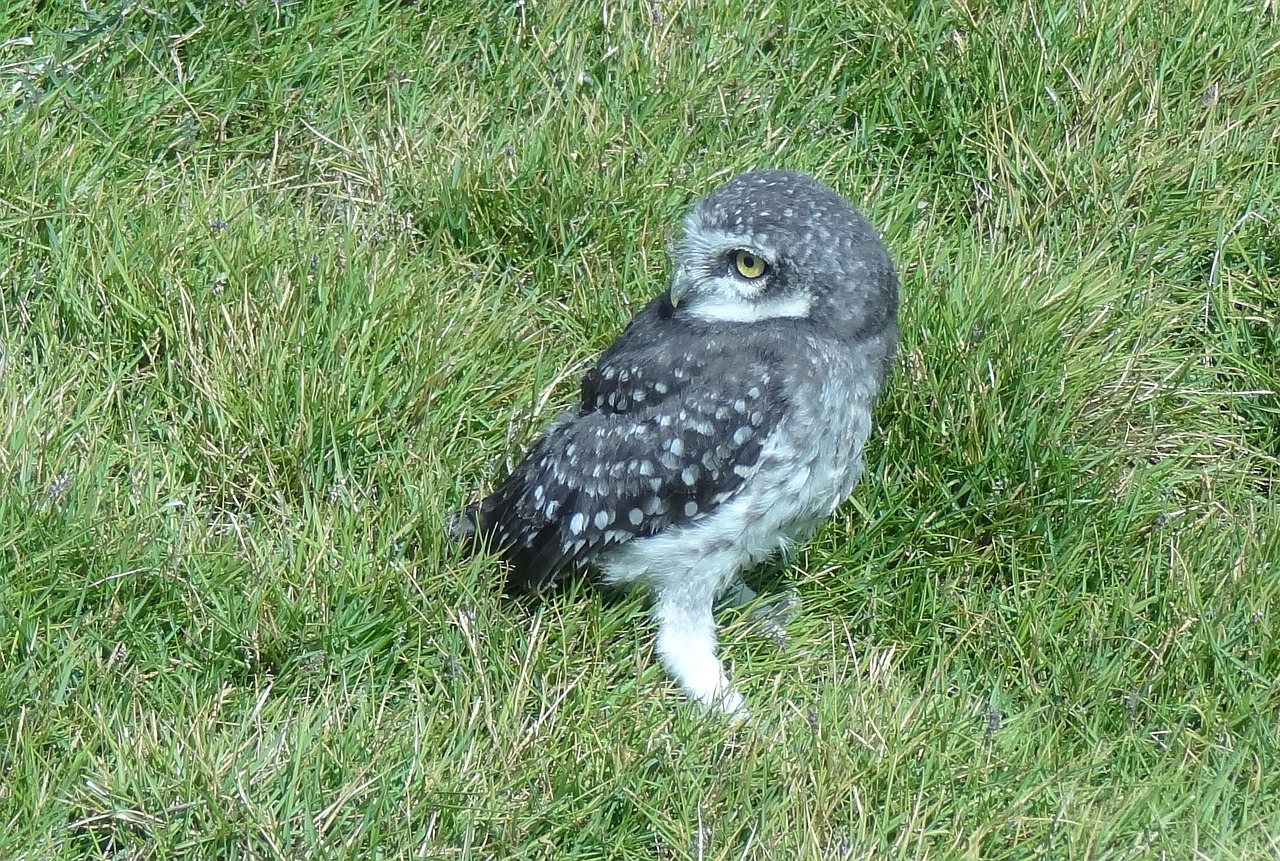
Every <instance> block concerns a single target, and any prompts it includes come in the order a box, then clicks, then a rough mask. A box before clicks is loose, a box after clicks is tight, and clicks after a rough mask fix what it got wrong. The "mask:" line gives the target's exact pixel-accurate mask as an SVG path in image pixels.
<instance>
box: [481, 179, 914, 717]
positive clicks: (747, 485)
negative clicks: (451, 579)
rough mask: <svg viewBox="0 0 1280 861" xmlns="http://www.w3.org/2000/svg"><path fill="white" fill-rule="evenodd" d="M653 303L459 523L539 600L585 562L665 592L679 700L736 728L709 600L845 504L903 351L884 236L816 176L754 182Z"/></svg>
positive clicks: (512, 580) (714, 197) (664, 636)
mask: <svg viewBox="0 0 1280 861" xmlns="http://www.w3.org/2000/svg"><path fill="white" fill-rule="evenodd" d="M675 262H676V269H675V272H674V274H673V276H672V280H671V284H670V286H669V288H668V290H667V291H666V292H664V293H663V294H662V295H660V296H658V297H657V298H655V299H654V300H652V301H651V302H650V303H649V304H648V305H646V306H645V307H644V308H643V309H642V310H641V311H640V312H639V313H638V314H637V315H636V316H635V317H634V318H633V319H632V321H631V322H630V324H628V326H627V327H626V329H625V330H624V331H623V333H622V334H621V335H620V336H619V337H618V339H617V340H616V341H615V342H614V343H613V345H612V346H610V347H609V349H608V350H606V351H605V353H604V354H603V355H602V356H601V357H600V359H599V360H598V362H597V363H596V365H595V367H594V368H593V369H592V370H591V371H589V372H588V373H587V375H586V376H585V378H584V379H583V381H582V390H581V402H580V405H579V407H578V410H577V411H576V412H572V413H566V414H565V415H563V416H561V417H560V418H559V419H557V420H556V421H555V422H553V423H552V425H551V426H550V427H549V428H548V429H547V430H546V431H545V433H544V435H543V436H542V437H541V438H539V439H538V440H537V442H535V443H534V445H533V447H532V448H531V449H530V451H529V452H528V454H527V455H526V456H525V458H524V459H523V460H522V461H521V463H520V464H519V466H517V467H516V469H515V470H514V471H513V472H512V474H511V475H510V476H509V477H508V478H507V479H506V480H505V481H504V482H503V483H502V484H501V485H500V486H499V487H498V488H497V489H496V490H495V491H494V492H493V494H491V495H490V496H488V497H487V498H485V499H484V500H482V501H481V502H480V503H478V504H477V505H475V506H472V507H471V508H470V509H468V510H467V512H465V514H464V515H463V520H462V523H463V525H464V527H465V530H466V531H474V532H476V533H478V534H479V535H480V536H482V537H484V538H485V539H487V540H488V541H489V543H490V545H491V546H492V547H493V548H494V549H495V550H497V551H498V552H499V553H500V554H501V555H502V557H503V558H504V559H505V560H506V562H507V563H508V580H507V584H508V587H509V588H511V589H514V590H536V589H539V588H541V587H543V586H545V585H546V584H547V583H549V582H551V581H552V580H554V579H555V578H556V576H557V575H559V574H561V573H562V572H564V571H566V570H568V569H570V568H573V567H578V566H584V565H586V566H590V567H593V568H595V569H596V570H598V571H599V572H600V573H601V574H602V576H603V579H604V581H605V582H606V583H611V584H632V583H641V584H644V585H646V586H647V587H649V588H650V589H651V591H652V592H653V597H654V602H655V616H656V618H657V620H658V653H659V656H660V657H661V659H662V662H663V664H664V665H665V666H666V668H667V670H668V671H669V672H670V673H671V674H672V675H673V676H674V677H675V678H676V679H677V680H678V681H679V682H680V683H681V685H682V686H683V687H684V689H685V690H686V692H688V693H689V694H690V695H691V696H693V697H694V698H695V699H697V700H699V701H701V702H703V703H704V704H706V705H711V706H718V707H720V708H721V709H723V710H725V711H727V712H730V713H734V714H738V715H740V714H743V713H744V707H743V703H742V699H741V697H740V696H739V695H738V693H737V692H736V691H734V690H733V688H732V687H731V685H730V684H729V681H728V679H727V677H726V676H725V674H724V672H723V669H722V667H721V665H720V662H719V660H718V659H717V658H716V655H715V624H714V620H713V618H712V615H711V608H712V604H713V603H714V601H715V599H716V597H717V596H719V595H720V594H722V593H724V592H725V591H726V589H728V587H729V586H730V585H731V584H733V585H734V587H735V588H734V590H733V594H735V595H739V596H743V595H746V596H751V594H752V593H750V591H749V590H746V589H745V587H744V586H741V585H740V583H735V580H736V578H737V577H738V575H739V573H740V571H741V570H742V569H743V568H744V567H746V566H748V565H750V564H752V563H754V562H758V561H760V560H762V559H764V558H767V557H768V556H769V555H771V554H773V553H775V552H777V551H778V550H780V549H783V548H785V547H786V546H788V545H790V544H791V543H793V542H795V541H798V540H803V539H804V538H805V537H807V536H808V535H809V533H810V532H811V531H812V530H813V528H814V527H815V526H816V525H817V524H818V523H819V522H821V520H822V519H824V518H825V517H827V516H828V515H830V514H831V512H832V511H833V510H834V509H835V508H836V506H837V505H839V504H840V502H842V501H843V500H844V499H845V498H846V497H847V496H848V495H849V493H850V492H851V491H852V490H853V487H854V485H855V484H856V483H857V481H858V478H859V477H860V475H861V472H862V449H863V445H864V444H865V442H866V439H867V436H868V434H869V433H870V430H871V407H872V405H873V403H874V402H875V400H876V397H877V396H878V394H879V392H880V389H881V387H882V385H883V383H884V380H885V377H886V375H887V373H888V370H889V367H890V365H891V363H892V360H893V355H894V350H895V348H896V343H897V304H898V281H897V276H896V274H895V272H894V268H893V264H892V262H891V260H890V258H889V255H888V252H887V251H886V249H885V248H884V245H883V244H882V243H881V241H880V239H879V237H878V236H877V234H876V232H875V230H874V229H873V228H872V227H871V225H870V224H869V223H868V222H867V221H866V219H865V218H863V217H862V216H861V215H860V214H859V213H858V212H856V211H855V210H854V209H853V208H852V207H851V206H849V204H848V203H846V202H845V201H844V200H843V199H842V198H840V197H839V196H837V195H836V194H834V193H833V192H831V191H830V190H829V189H827V188H826V187H825V186H823V185H822V184H820V183H818V182H817V181H815V180H813V179H811V178H809V177H807V176H803V175H801V174H796V173H790V172H785V171H769V172H756V173H748V174H744V175H742V176H739V177H737V178H735V179H733V180H731V181H729V182H728V183H726V184H725V185H723V186H721V187H720V188H719V189H718V190H717V191H715V192H714V193H713V194H711V196H709V197H708V198H706V199H705V200H703V201H701V202H699V203H698V204H697V205H696V206H695V207H694V208H693V209H692V210H691V212H690V213H689V215H688V216H687V217H686V219H685V223H684V233H683V237H682V240H681V242H680V245H679V248H678V251H677V254H676V261H675Z"/></svg>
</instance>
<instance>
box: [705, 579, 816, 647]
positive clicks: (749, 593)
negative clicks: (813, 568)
mask: <svg viewBox="0 0 1280 861" xmlns="http://www.w3.org/2000/svg"><path fill="white" fill-rule="evenodd" d="M757 597H758V596H757V594H756V590H754V589H752V588H751V587H750V586H748V585H747V584H746V583H745V582H744V581H743V580H742V578H741V577H738V578H735V579H734V581H733V582H732V583H730V584H729V588H727V589H725V590H724V594H723V595H721V596H720V602H719V603H720V606H722V607H730V608H733V609H739V608H742V607H745V606H747V605H748V604H750V603H752V602H753V601H755V600H756V598H757ZM799 609H800V596H799V595H797V594H796V592H795V591H794V590H791V589H789V590H787V591H786V592H784V593H782V594H781V595H778V596H777V597H774V598H768V599H766V600H764V601H761V602H759V603H758V604H756V605H755V606H754V607H752V608H751V610H750V611H749V612H748V613H747V619H749V620H750V621H751V622H752V624H754V625H756V626H758V627H759V629H760V632H761V633H762V634H764V635H765V636H766V637H768V638H769V639H770V640H772V641H773V642H774V643H776V644H777V645H778V647H779V648H781V647H782V646H785V645H786V644H787V631H786V624H787V622H789V621H791V617H792V616H794V615H795V614H796V611H798V610H799Z"/></svg>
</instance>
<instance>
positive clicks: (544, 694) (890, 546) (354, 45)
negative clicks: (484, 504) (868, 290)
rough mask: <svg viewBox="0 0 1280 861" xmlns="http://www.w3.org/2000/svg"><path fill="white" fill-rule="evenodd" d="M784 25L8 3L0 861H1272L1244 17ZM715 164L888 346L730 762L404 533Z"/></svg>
mask: <svg viewBox="0 0 1280 861" xmlns="http://www.w3.org/2000/svg"><path fill="white" fill-rule="evenodd" d="M794 5H795V7H796V8H788V7H787V5H785V4H779V3H769V2H764V3H748V2H745V0H728V2H725V3H722V4H721V3H715V4H706V5H705V7H702V6H697V5H694V4H687V3H686V4H677V3H669V2H661V0H658V2H651V3H645V4H611V3H607V2H604V3H601V4H587V5H582V4H577V3H573V2H569V0H517V2H503V3H489V4H472V3H458V2H454V3H448V2H429V1H428V2H418V3H413V2H404V3H399V4H396V3H383V4H375V3H368V2H366V3H355V2H352V3H339V2H337V0H311V2H303V0H298V2H289V0H283V2H260V0H225V2H211V3H196V2H187V3H176V2H175V3H155V4H145V3H136V2H128V3H121V2H119V0H106V2H103V3H100V4H97V5H94V6H93V8H86V7H84V6H82V5H80V4H72V3H41V2H36V0H25V2H24V0H17V2H16V3H10V5H9V6H8V7H7V11H6V12H5V13H4V14H3V15H0V858H6V859H21V861H34V859H79V858H111V859H152V858H155V859H161V858H219V859H244V858H281V859H298V858H312V857H352V858H371V857H379V858H398V857H426V858H457V859H464V858H466V859H469V858H475V859H487V858H494V859H505V858H563V859H588V858H661V859H680V858H689V859H695V858H696V859H703V858H706V859H712V858H723V859H787V858H799V859H808V858H828V859H890V858H929V859H947V858H973V859H977V858H983V859H1026V858H1050V859H1058V858H1062V859H1104V858H1105V859H1130V858H1133V859H1146V858H1150V859H1166V858H1167V859H1195V858H1204V859H1214V861H1223V859H1250V858H1275V857H1277V856H1278V855H1280V496H1278V493H1280V490H1278V488H1280V395H1278V394H1277V392H1280V7H1278V6H1277V4H1276V3H1274V2H1271V0H1253V2H1246V3H1236V2H1229V0H1206V2H1203V3H1189V4H1178V3H1169V4H1166V3H1164V2H1162V0H1130V2H1121V0H1100V2H1096V3H1083V2H1081V3H1073V4H1061V3H1059V4H1053V3H1045V2H1037V3H1034V4H999V5H992V6H985V5H982V4H979V3H965V2H958V0H957V2H939V3H921V4H914V3H906V2H897V0H894V2H892V3H890V4H889V6H888V7H885V6H883V5H882V4H878V3H848V4H844V3H841V4H830V5H825V6H824V5H823V4H798V3H797V4H794ZM801 6H804V7H806V8H803V9H802V8H800V7H801ZM753 166H781V167H787V168H791V169H796V170H802V171H806V172H809V173H812V174H814V175H816V176H818V177H819V178H821V179H822V180H823V181H825V182H827V183H828V184H830V185H831V186H832V187H834V188H835V189H837V190H838V191H840V192H842V193H843V194H845V195H846V196H847V197H849V199H850V200H851V201H853V202H854V203H855V205H857V206H859V208H860V209H862V210H863V211H864V212H865V213H866V214H867V216H868V217H869V218H870V220H871V221H872V223H873V224H875V225H876V226H877V227H878V228H879V229H880V230H881V231H882V233H883V235H884V238H885V242H886V244H887V245H888V247H889V249H890V251H891V253H892V254H893V256H894V258H895V260H896V261H897V263H898V267H899V271H900V274H901V276H902V290H903V304H902V310H901V327H902V341H901V351H900V356H899V361H898V363H897V367H896V371H895V373H894V375H893V377H892V378H891V381H890V383H889V385H888V388H887V391H886V393H885V395H884V397H883V398H882V399H881V402H880V404H879V405H878V407H877V411H876V421H877V428H876V431H875V433H874V436H873V442H872V444H871V446H870V448H869V450H868V453H867V474H866V478H865V480H864V482H863V484H862V485H861V486H860V487H859V488H858V489H857V491H856V492H855V494H854V497H853V499H852V500H851V501H850V502H849V503H847V504H846V505H844V506H843V507H841V508H840V509H839V511H838V512H837V513H836V515H835V516H834V517H833V518H832V519H831V521H830V522H829V523H827V524H826V525H824V526H823V528H822V529H821V530H820V531H819V533H818V534H817V535H816V536H815V537H814V539H813V540H812V541H810V542H809V543H808V544H806V545H805V546H804V547H803V548H801V549H800V550H799V552H797V553H796V554H795V555H794V556H793V557H792V558H790V559H789V560H788V561H787V562H786V564H785V565H782V566H780V567H777V568H775V569H774V570H769V571H764V572H762V573H761V576H760V578H759V579H761V580H763V581H764V582H765V583H766V584H768V585H769V586H770V587H771V589H775V590H776V589H787V588H791V589H795V590H796V591H797V592H798V594H799V595H800V597H801V599H802V606H801V609H800V611H799V612H798V613H797V615H796V616H795V617H794V618H793V619H792V621H791V622H790V623H789V625H788V642H787V644H786V645H785V646H783V647H780V646H779V645H778V644H777V643H775V642H773V641H772V640H770V639H769V638H767V637H761V636H759V634H758V632H757V631H755V630H753V626H752V625H751V624H750V622H749V620H748V618H747V617H746V616H744V615H741V614H739V615H737V616H735V615H734V614H732V613H729V614H726V615H725V616H723V619H722V621H723V623H724V628H723V634H724V635H723V647H722V652H723V654H724V656H725V657H726V660H727V662H728V664H729V666H730V667H731V672H732V674H733V676H734V679H735V681H736V682H737V684H738V685H739V687H740V688H741V689H742V690H743V692H744V694H745V695H746V697H747V699H748V701H749V703H750V705H751V708H752V719H751V721H749V722H748V723H746V724H745V725H743V726H738V727H731V726H728V725H726V724H725V722H723V721H721V720H717V719H715V718H714V717H710V716H707V715H704V714H701V713H699V712H698V711H697V710H696V709H693V708H691V707H690V706H689V705H688V704H687V703H686V702H685V701H684V700H683V699H682V697H681V696H680V694H679V692H678V691H677V689H676V688H675V686H674V685H673V684H672V683H671V682H670V681H669V680H668V679H667V678H666V677H665V675H664V674H663V673H662V671H661V669H660V668H659V667H658V666H657V665H656V663H655V661H654V659H653V654H652V643H651V640H652V633H653V630H652V626H651V624H650V622H649V620H648V617H647V614H646V607H645V602H644V597H643V596H642V595H626V594H622V595H619V594H611V593H605V592H601V591H599V590H597V589H594V588H592V587H591V586H590V585H589V584H587V583H584V582H581V581H575V582H571V583H569V584H568V585H566V586H565V588H563V589H561V590H559V591H556V592H554V593H552V594H550V595H547V596H546V597H545V598H543V599H542V600H538V601H513V600H510V599H505V598H503V597H502V596H501V595H500V592H499V588H498V584H499V581H500V572H499V571H498V569H497V566H496V565H495V563H494V561H493V560H492V559H491V558H484V557H480V558H468V557H467V556H466V555H465V554H464V553H462V552H461V551H460V550H459V549H458V548H456V547H454V546H452V545H451V543H450V542H449V540H448V539H447V537H446V534H445V528H444V523H445V519H446V517H447V515H448V513H449V512H450V511H452V510H454V509H456V508H457V507H458V506H459V505H461V504H463V503H465V502H468V501H471V500H474V499H475V498H477V497H478V496H479V495H480V494H481V493H483V492H484V491H485V489H487V488H488V487H490V486H492V484H493V482H495V481H496V480H498V479H499V478H501V476H502V475H503V473H504V471H505V470H506V469H507V468H508V466H509V465H510V464H511V463H512V462H513V460H514V459H516V458H518V457H519V455H520V453H521V452H522V451H523V448H524V447H525V446H526V445H527V444H528V443H529V442H530V441H531V440H532V438H533V436H534V434H536V432H537V430H538V429H539V427H540V426H541V425H542V424H544V423H545V422H547V421H548V420H550V419H551V418H552V417H553V416H554V415H555V413H556V411H557V409H558V408H559V407H560V406H561V405H563V404H566V403H569V402H570V401H572V399H573V396H574V389H575V381H576V379H577V377H578V376H579V375H580V374H581V372H582V371H584V370H585V368H586V367H587V363H588V362H589V361H590V360H591V358H592V357H593V356H594V355H595V354H596V353H598V352H599V351H600V350H601V349H603V348H604V346H606V345H607V344H608V343H609V341H610V340H611V339H612V337H613V336H614V335H616V333H617V332H618V331H619V330H620V328H621V327H622V325H623V324H624V323H625V322H626V320H627V318H628V316H629V315H630V314H631V313H633V312H634V311H635V310H636V309H637V308H638V307H639V306H640V305H641V304H642V303H643V302H644V301H646V300H647V299H648V298H649V297H651V296H652V295H654V294H656V293H657V292H658V291H660V290H661V289H662V287H663V284H664V281H665V279H666V278H667V277H668V275H669V271H670V268H669V261H668V257H667V252H666V248H667V245H668V242H669V240H670V237H671V235H672V233H673V231H674V230H675V229H676V228H677V226H678V224H679V219H680V217H681V215H682V214H683V212H684V211H685V210H686V209H687V207H688V206H689V204H690V202H691V201H692V200H694V199H696V198H697V197H699V196H701V195H704V194H706V193H708V192H709V191H711V190H712V189H713V188H714V187H715V186H716V185H718V184H719V183H720V182H722V181H724V180H725V179H726V178H728V177H729V176H731V175H733V174H734V173H736V172H738V171H741V170H745V169H747V168H750V167H753Z"/></svg>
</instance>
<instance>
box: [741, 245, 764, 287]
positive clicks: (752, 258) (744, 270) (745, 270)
mask: <svg viewBox="0 0 1280 861" xmlns="http://www.w3.org/2000/svg"><path fill="white" fill-rule="evenodd" d="M733 266H734V268H735V269H737V270H738V274H739V275H741V276H742V277H743V278H747V279H752V280H754V279H756V278H759V277H760V276H761V275H763V274H764V270H765V269H766V268H767V267H766V266H765V262H764V258H763V257H761V256H760V255H758V254H752V253H751V252H750V251H735V252H734V253H733Z"/></svg>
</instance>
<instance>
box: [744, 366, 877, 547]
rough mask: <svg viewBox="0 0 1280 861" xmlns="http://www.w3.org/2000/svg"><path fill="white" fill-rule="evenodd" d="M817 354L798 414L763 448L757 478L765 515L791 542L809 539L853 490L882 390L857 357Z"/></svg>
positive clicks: (804, 379)
mask: <svg viewBox="0 0 1280 861" xmlns="http://www.w3.org/2000/svg"><path fill="white" fill-rule="evenodd" d="M810 354H811V355H812V356H814V359H813V361H812V363H810V364H809V365H807V366H806V367H805V368H804V369H803V370H802V372H801V375H802V376H801V379H799V380H797V382H796V385H795V391H796V393H797V395H799V397H797V398H796V400H795V402H794V403H793V409H792V412H791V414H790V415H789V416H788V417H787V419H786V420H785V421H784V422H782V424H781V425H780V426H779V428H778V431H777V433H776V434H775V435H774V437H773V438H772V439H771V441H770V444H769V445H768V446H766V448H765V451H764V452H763V455H762V458H761V461H762V462H761V468H760V480H759V482H758V483H759V497H760V502H761V503H762V504H765V505H768V511H767V513H766V517H765V519H766V520H768V521H772V522H774V523H776V525H777V528H778V529H779V530H780V531H781V532H783V533H784V534H785V535H786V537H787V539H789V540H790V541H800V540H803V539H804V538H806V537H807V536H808V535H809V533H810V532H812V531H813V529H814V527H815V526H817V524H818V523H819V522H821V521H822V520H823V519H825V518H826V517H827V516H828V515H830V514H831V512H833V511H835V509H836V508H837V507H838V506H839V505H840V503H842V502H844V500H845V499H847V498H848V497H849V495H850V494H851V493H852V492H853V488H854V486H855V485H856V484H857V483H858V479H859V478H860V477H861V476H862V450H863V447H864V445H865V444H866V441H867V438H868V436H869V435H870V433H871V406H872V404H873V403H874V401H875V397H876V394H877V391H876V389H875V388H873V386H874V380H873V379H872V378H871V376H870V375H868V374H867V373H865V369H863V368H860V367H859V365H860V363H859V362H858V361H857V360H856V358H855V357H851V356H848V355H842V354H840V353H835V352H830V351H823V350H813V351H811V353H810Z"/></svg>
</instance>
